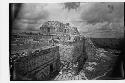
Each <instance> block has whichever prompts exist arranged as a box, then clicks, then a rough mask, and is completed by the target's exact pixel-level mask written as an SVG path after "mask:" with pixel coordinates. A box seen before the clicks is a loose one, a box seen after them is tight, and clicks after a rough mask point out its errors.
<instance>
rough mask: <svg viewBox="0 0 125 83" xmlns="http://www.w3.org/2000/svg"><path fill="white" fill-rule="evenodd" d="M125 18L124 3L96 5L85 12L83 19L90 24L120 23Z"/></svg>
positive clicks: (82, 15)
mask: <svg viewBox="0 0 125 83" xmlns="http://www.w3.org/2000/svg"><path fill="white" fill-rule="evenodd" d="M123 17H124V3H118V2H117V3H115V2H114V3H113V2H112V3H94V4H93V5H91V7H90V8H89V9H88V10H87V11H83V13H82V14H81V19H82V20H84V21H86V22H87V23H90V24H95V23H98V22H105V21H107V22H118V21H120V19H121V18H123Z"/></svg>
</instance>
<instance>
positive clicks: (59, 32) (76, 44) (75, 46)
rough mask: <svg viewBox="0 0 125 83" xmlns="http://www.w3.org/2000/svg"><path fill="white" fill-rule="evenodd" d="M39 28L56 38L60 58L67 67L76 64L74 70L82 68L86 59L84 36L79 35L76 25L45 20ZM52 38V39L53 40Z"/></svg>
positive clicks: (77, 70)
mask: <svg viewBox="0 0 125 83" xmlns="http://www.w3.org/2000/svg"><path fill="white" fill-rule="evenodd" d="M40 30H41V31H42V32H43V33H45V34H51V35H54V36H56V37H55V39H56V38H58V39H57V40H58V43H56V45H58V46H59V53H60V60H61V63H62V64H63V65H64V67H66V68H67V69H70V68H71V69H72V68H73V65H76V64H77V65H76V72H79V71H80V69H82V68H83V65H84V63H85V60H86V59H87V56H86V53H85V38H84V37H82V36H80V34H79V32H78V30H77V28H76V27H71V26H70V25H69V23H66V24H63V23H61V22H58V21H48V22H45V23H44V24H43V25H42V27H40ZM55 39H53V40H55Z"/></svg>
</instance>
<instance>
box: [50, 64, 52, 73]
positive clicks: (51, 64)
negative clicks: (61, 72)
mask: <svg viewBox="0 0 125 83" xmlns="http://www.w3.org/2000/svg"><path fill="white" fill-rule="evenodd" d="M50 73H53V64H50Z"/></svg>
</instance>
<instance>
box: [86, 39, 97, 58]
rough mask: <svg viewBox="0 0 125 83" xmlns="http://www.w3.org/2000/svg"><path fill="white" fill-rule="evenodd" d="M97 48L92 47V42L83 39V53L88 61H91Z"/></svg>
mask: <svg viewBox="0 0 125 83" xmlns="http://www.w3.org/2000/svg"><path fill="white" fill-rule="evenodd" d="M96 50H97V48H96V47H95V46H94V44H93V42H92V41H91V40H90V39H89V38H86V39H85V51H86V54H87V56H88V58H89V59H93V58H94V56H95V55H96Z"/></svg>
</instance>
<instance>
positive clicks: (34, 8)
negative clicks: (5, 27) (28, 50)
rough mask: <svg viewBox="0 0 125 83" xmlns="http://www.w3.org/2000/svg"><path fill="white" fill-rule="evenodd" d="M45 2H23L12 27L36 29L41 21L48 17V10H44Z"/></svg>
mask: <svg viewBox="0 0 125 83" xmlns="http://www.w3.org/2000/svg"><path fill="white" fill-rule="evenodd" d="M45 6H46V4H39V3H36V4H35V3H29V4H23V5H22V7H21V10H20V12H19V14H18V17H17V18H16V20H15V25H14V28H18V29H26V30H36V29H38V27H37V26H39V25H40V24H41V23H40V21H41V22H42V20H47V19H48V17H49V13H48V11H46V10H44V7H45Z"/></svg>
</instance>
